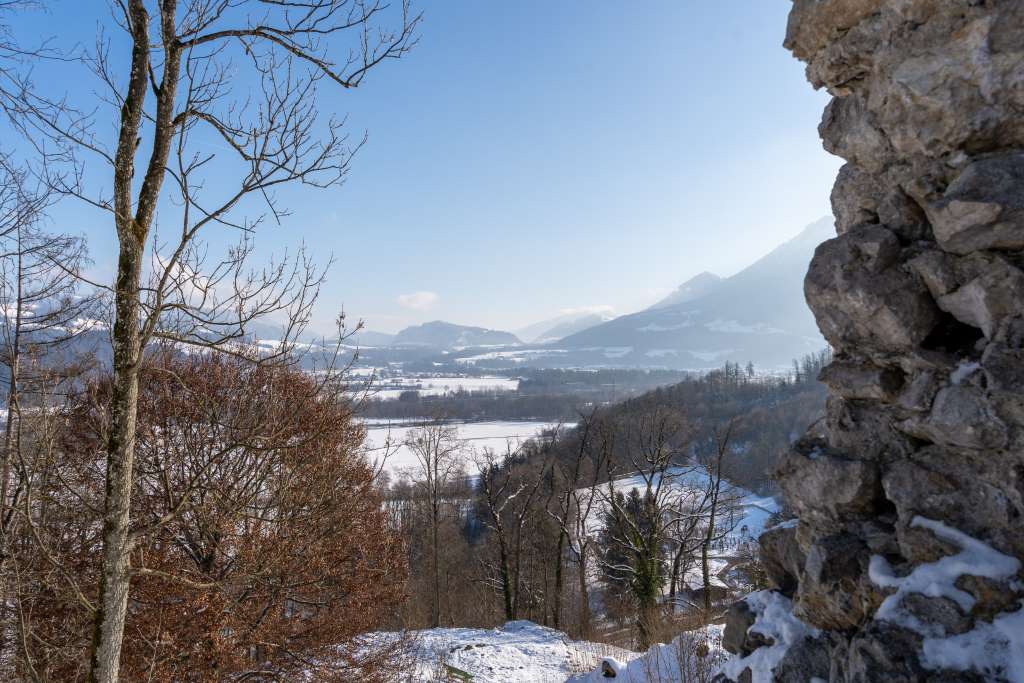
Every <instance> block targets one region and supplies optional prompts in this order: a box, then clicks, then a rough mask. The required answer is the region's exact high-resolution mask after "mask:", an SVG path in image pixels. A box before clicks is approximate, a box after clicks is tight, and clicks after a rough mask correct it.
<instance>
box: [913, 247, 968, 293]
mask: <svg viewBox="0 0 1024 683" xmlns="http://www.w3.org/2000/svg"><path fill="white" fill-rule="evenodd" d="M907 265H908V266H910V268H911V270H913V271H914V272H915V273H917V275H918V277H920V278H921V281H922V282H924V284H925V286H926V287H928V291H929V292H931V295H932V296H933V297H935V298H938V297H940V296H943V295H946V294H949V293H950V292H952V291H953V290H954V289H956V288H957V287H959V286H960V282H959V280H958V279H957V274H956V268H955V264H954V263H953V257H951V256H950V255H949V254H946V253H945V252H942V251H939V250H938V249H929V250H927V251H925V252H923V253H921V254H919V255H917V256H915V257H914V258H912V259H910V261H908V262H907Z"/></svg>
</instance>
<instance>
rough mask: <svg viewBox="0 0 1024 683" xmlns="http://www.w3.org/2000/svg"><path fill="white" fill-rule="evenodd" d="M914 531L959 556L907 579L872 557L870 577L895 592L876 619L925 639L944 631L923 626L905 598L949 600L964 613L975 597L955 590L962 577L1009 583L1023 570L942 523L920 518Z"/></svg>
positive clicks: (923, 567) (924, 567) (913, 524)
mask: <svg viewBox="0 0 1024 683" xmlns="http://www.w3.org/2000/svg"><path fill="white" fill-rule="evenodd" d="M910 526H911V527H916V528H923V529H928V530H929V531H931V532H932V533H933V534H935V535H936V536H937V537H938V538H940V539H942V540H944V541H949V542H950V543H954V544H956V545H958V546H960V548H961V550H960V552H959V553H957V554H956V555H949V556H947V557H943V558H942V559H940V560H938V561H936V562H929V563H927V564H922V565H919V566H918V567H915V568H914V571H912V572H911V573H910V574H908V575H907V576H902V577H901V576H896V574H895V572H894V571H893V569H892V566H891V565H890V564H889V562H888V561H887V560H886V559H885V558H884V557H882V556H880V555H874V556H872V557H871V562H870V564H869V565H868V575H869V576H870V577H871V580H872V581H874V582H875V583H876V584H877V585H879V586H882V587H883V588H895V589H896V592H895V593H893V594H892V595H890V596H888V597H887V598H886V599H885V600H883V601H882V604H881V606H880V607H879V608H878V611H877V612H876V613H875V619H880V620H882V621H889V622H892V623H894V624H896V625H898V626H903V627H904V628H909V629H911V630H912V631H916V632H917V633H920V634H921V635H923V636H931V637H941V636H944V635H945V633H944V631H943V630H942V629H941V627H939V626H936V625H930V624H925V623H923V622H922V621H921V620H920V619H918V618H917V617H915V616H914V615H912V614H910V612H908V611H907V610H905V609H904V608H903V607H902V604H901V603H902V601H903V596H905V595H906V594H908V593H920V594H921V595H926V596H928V597H930V598H948V599H950V600H952V601H954V602H955V603H956V604H957V605H959V606H960V609H962V610H963V611H964V612H969V611H970V610H971V608H972V607H974V602H975V600H974V597H973V596H972V595H971V594H970V593H968V592H966V591H963V590H960V589H959V588H957V587H956V580H957V579H959V578H960V577H961V576H964V575H969V576H979V577H983V578H987V579H995V580H1000V579H1008V578H1010V577H1011V576H1013V575H1014V574H1016V573H1017V572H1018V571H1019V570H1020V561H1019V560H1017V559H1016V558H1013V557H1010V556H1009V555H1004V554H1002V553H1001V552H999V551H997V550H995V549H993V548H992V547H990V546H988V545H986V544H985V543H982V542H981V541H979V540H977V539H975V538H972V537H971V536H968V535H967V534H965V533H964V532H962V531H960V530H958V529H954V528H952V527H949V526H946V525H945V524H943V523H942V522H938V521H935V520H934V519H928V518H926V517H921V516H917V517H914V519H913V520H911V522H910Z"/></svg>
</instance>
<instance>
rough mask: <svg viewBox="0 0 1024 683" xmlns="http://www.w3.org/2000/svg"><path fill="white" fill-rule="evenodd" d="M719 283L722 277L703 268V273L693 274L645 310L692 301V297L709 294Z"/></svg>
mask: <svg viewBox="0 0 1024 683" xmlns="http://www.w3.org/2000/svg"><path fill="white" fill-rule="evenodd" d="M720 284H722V278H720V277H719V276H717V275H715V274H714V273H709V272H707V271H706V270H705V271H704V272H703V273H699V274H697V275H694V276H693V277H691V278H690V279H689V280H687V281H686V282H684V283H683V284H681V285H679V287H678V288H676V290H675V291H674V292H672V293H671V294H669V295H668V296H666V297H665V298H664V299H662V300H661V301H659V302H658V303H656V304H654V305H652V306H648V308H647V310H653V309H655V308H668V307H669V306H675V305H677V304H685V303H687V302H689V301H693V300H694V299H699V298H700V297H702V296H705V295H706V294H710V293H711V292H712V291H713V290H714V289H715V287H717V286H718V285H720Z"/></svg>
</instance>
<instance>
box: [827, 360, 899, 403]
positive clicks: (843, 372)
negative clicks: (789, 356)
mask: <svg viewBox="0 0 1024 683" xmlns="http://www.w3.org/2000/svg"><path fill="white" fill-rule="evenodd" d="M818 379H819V380H820V381H822V382H824V383H825V384H827V385H828V386H829V388H831V389H832V391H834V392H835V393H837V394H839V395H840V396H842V397H843V398H849V399H873V400H876V401H885V402H887V403H889V402H892V401H894V400H895V399H896V397H897V396H898V394H899V392H900V389H902V388H903V372H902V371H901V370H900V369H899V368H884V367H879V366H877V365H873V364H871V363H858V362H856V361H843V360H835V361H833V362H832V363H830V364H829V365H828V366H826V367H825V368H824V369H823V370H822V371H821V374H820V375H819V376H818Z"/></svg>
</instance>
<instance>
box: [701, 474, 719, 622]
mask: <svg viewBox="0 0 1024 683" xmlns="http://www.w3.org/2000/svg"><path fill="white" fill-rule="evenodd" d="M719 481H721V479H719V480H718V481H716V482H715V495H714V496H712V498H711V513H710V514H709V516H708V531H707V534H705V536H704V542H703V543H701V545H700V564H701V574H702V578H703V579H704V610H705V611H707V612H710V611H711V568H710V566H709V564H708V551H709V550H710V548H711V539H713V538H714V537H715V515H716V514H717V513H718V486H719V483H718V482H719Z"/></svg>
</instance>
